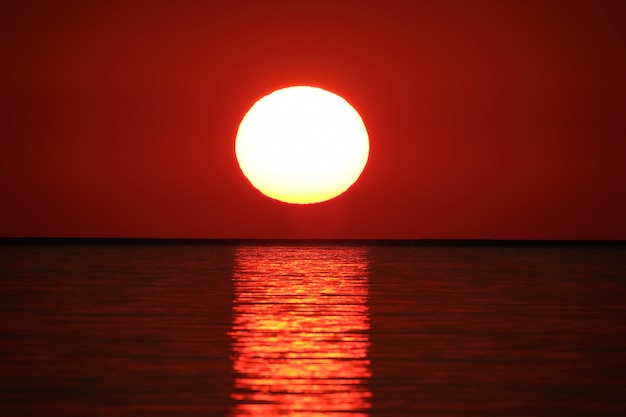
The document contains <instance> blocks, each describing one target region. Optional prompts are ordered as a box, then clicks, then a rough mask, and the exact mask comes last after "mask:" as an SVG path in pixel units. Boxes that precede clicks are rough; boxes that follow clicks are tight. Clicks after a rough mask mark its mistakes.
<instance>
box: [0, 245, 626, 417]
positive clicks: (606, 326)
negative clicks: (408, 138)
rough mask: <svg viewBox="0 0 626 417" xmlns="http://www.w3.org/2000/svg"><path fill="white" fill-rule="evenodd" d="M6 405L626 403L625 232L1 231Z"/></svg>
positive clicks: (71, 412) (624, 410)
mask: <svg viewBox="0 0 626 417" xmlns="http://www.w3.org/2000/svg"><path fill="white" fill-rule="evenodd" d="M0 365H1V367H0V410H1V414H2V415H6V416H200V415H202V416H252V415H255V416H284V415H290V416H303V417H304V416H307V417H313V416H316V417H317V416H346V417H347V416H351V417H355V416H385V417H394V416H415V415H428V416H554V415H562V416H623V415H626V248H624V247H595V248H594V247H532V246H522V247H497V246H487V247H463V246H451V247H425V246H411V245H407V246H390V245H376V244H369V245H365V244H364V245H354V244H352V245H346V246H343V245H328V246H324V245H295V244H288V245H287V244H285V245H258V246H255V245H235V244H224V245H215V244H212V245H197V244H196V245H183V244H172V245H151V244H145V245H115V244H98V245H93V244H85V245H77V244H61V245H59V244H56V245H55V244H20V245H15V244H3V245H0Z"/></svg>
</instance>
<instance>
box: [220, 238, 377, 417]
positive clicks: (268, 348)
mask: <svg viewBox="0 0 626 417" xmlns="http://www.w3.org/2000/svg"><path fill="white" fill-rule="evenodd" d="M367 270H368V259H367V250H366V249H364V248H325V247H290V246H284V247H241V248H238V249H237V251H236V255H235V268H234V273H233V281H234V287H235V301H234V306H233V310H234V311H233V326H232V330H231V332H230V335H231V338H232V350H233V362H234V371H235V386H234V389H233V394H232V398H233V400H234V406H233V410H232V411H233V412H232V415H233V416H249V415H263V416H283V415H290V416H301V417H304V416H306V417H313V416H326V417H328V416H335V415H341V416H351V417H356V416H366V415H367V414H368V410H369V408H370V406H371V402H370V400H371V394H370V391H369V389H368V387H367V381H368V379H369V377H370V363H369V359H368V349H369V336H368V331H369V317H368V308H367V295H368V275H367Z"/></svg>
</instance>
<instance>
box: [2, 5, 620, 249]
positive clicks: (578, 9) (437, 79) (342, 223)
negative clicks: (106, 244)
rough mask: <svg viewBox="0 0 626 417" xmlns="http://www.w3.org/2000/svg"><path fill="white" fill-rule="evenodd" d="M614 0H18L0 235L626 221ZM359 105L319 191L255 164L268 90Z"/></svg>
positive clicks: (345, 231) (448, 230)
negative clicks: (342, 155) (255, 109)
mask: <svg viewBox="0 0 626 417" xmlns="http://www.w3.org/2000/svg"><path fill="white" fill-rule="evenodd" d="M625 12H626V6H624V5H623V3H622V2H620V1H609V0H601V1H591V0H589V1H554V0H552V1H550V0H548V1H528V2H502V1H477V2H466V1H436V2H431V1H415V2H406V1H395V0H390V1H354V2H352V1H346V2H332V1H316V2H306V3H305V2H288V1H266V2H253V1H247V2H246V1H229V2H227V1H224V2H203V1H180V2H167V1H131V2H128V1H93V2H82V1H57V2H46V1H32V2H21V1H5V2H3V3H2V5H0V52H1V54H2V57H3V59H2V61H1V62H0V110H1V114H2V116H1V117H2V122H1V123H0V170H1V171H0V199H1V201H0V236H3V237H13V236H22V237H164V238H354V239H361V238H363V239H385V238H389V239H407V238H408V239H438V238H458V239H481V238H482V239H626V220H625V218H626V216H624V213H626V163H625V161H624V160H625V156H626V141H625V139H626V117H625V115H626V112H625V110H626V82H625V80H624V74H626V14H625ZM291 85H311V86H317V87H321V88H325V89H327V90H329V91H332V92H334V93H336V94H339V95H341V96H342V97H344V98H345V99H346V100H347V101H348V102H350V103H351V104H352V105H353V106H354V107H355V108H356V109H357V110H358V112H359V113H360V115H361V116H362V118H363V120H364V122H365V125H366V126H367V129H368V132H369V136H370V159H369V161H368V163H367V165H366V167H365V170H364V171H363V173H362V175H361V177H360V179H359V180H358V181H357V182H356V183H355V184H354V186H353V187H352V188H350V189H349V190H348V191H347V192H346V193H344V194H342V195H341V196H339V197H337V198H336V199H333V200H331V201H328V202H325V203H320V204H316V205H309V206H299V205H289V204H285V203H281V202H278V201H275V200H272V199H269V198H267V197H265V196H263V195H262V194H261V193H259V192H258V191H257V190H256V189H254V188H253V187H252V186H251V185H250V183H249V182H248V181H247V179H246V178H245V177H244V176H243V174H242V173H241V171H240V169H239V167H238V165H237V161H236V158H235V153H234V140H235V135H236V132H237V128H238V125H239V122H240V121H241V119H242V117H243V116H244V114H245V113H246V111H247V110H248V109H249V108H250V106H251V105H252V104H253V103H254V102H255V101H257V100H258V99H260V98H261V97H262V96H264V95H266V94H269V93H270V92H272V91H274V90H276V89H278V88H282V87H287V86H291Z"/></svg>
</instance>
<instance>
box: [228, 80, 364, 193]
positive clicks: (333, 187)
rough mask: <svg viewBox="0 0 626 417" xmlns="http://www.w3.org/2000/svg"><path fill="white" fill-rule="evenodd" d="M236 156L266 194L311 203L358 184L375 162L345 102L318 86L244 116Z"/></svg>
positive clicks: (288, 93)
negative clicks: (370, 159) (363, 174)
mask: <svg viewBox="0 0 626 417" xmlns="http://www.w3.org/2000/svg"><path fill="white" fill-rule="evenodd" d="M235 154H236V156H237V161H238V163H239V166H240V168H241V170H242V172H243V173H244V175H245V176H246V178H248V180H249V181H250V183H251V184H252V185H253V186H254V187H255V188H257V189H258V190H259V191H261V192H262V193H263V194H265V195H267V196H268V197H271V198H274V199H277V200H280V201H284V202H287V203H296V204H311V203H318V202H322V201H326V200H329V199H332V198H334V197H336V196H338V195H340V194H342V193H343V192H345V191H346V190H347V189H348V188H350V186H352V184H354V183H355V182H356V180H357V179H358V178H359V176H360V175H361V173H362V171H363V169H364V168H365V165H366V163H367V160H368V157H369V137H368V134H367V129H366V128H365V124H364V123H363V120H362V119H361V117H360V115H359V114H358V113H357V111H356V110H355V109H354V108H353V107H352V106H351V105H350V104H349V103H348V102H347V101H346V100H344V99H343V98H341V97H339V96H338V95H336V94H333V93H330V92H328V91H326V90H322V89H320V88H316V87H305V86H298V87H288V88H284V89H281V90H277V91H275V92H273V93H272V94H270V95H268V96H265V97H263V98H262V99H261V100H259V101H258V102H256V103H255V104H254V105H253V106H252V108H251V109H250V110H249V111H248V113H247V114H246V115H245V116H244V118H243V120H242V121H241V124H240V126H239V130H238V132H237V138H236V141H235Z"/></svg>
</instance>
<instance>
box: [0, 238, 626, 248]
mask: <svg viewBox="0 0 626 417" xmlns="http://www.w3.org/2000/svg"><path fill="white" fill-rule="evenodd" d="M0 244H64V245H71V244H82V245H87V244H120V245H123V244H130V245H134V244H140V245H141V244H143V245H175V244H181V245H184V244H194V245H257V246H268V245H318V246H319V245H344V246H355V245H362V246H374V245H380V246H544V247H546V246H569V247H622V246H624V247H626V240H622V239H472V238H441V239H433V238H426V239H413V238H393V239H371V238H370V239H355V238H318V239H315V238H146V237H0Z"/></svg>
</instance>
